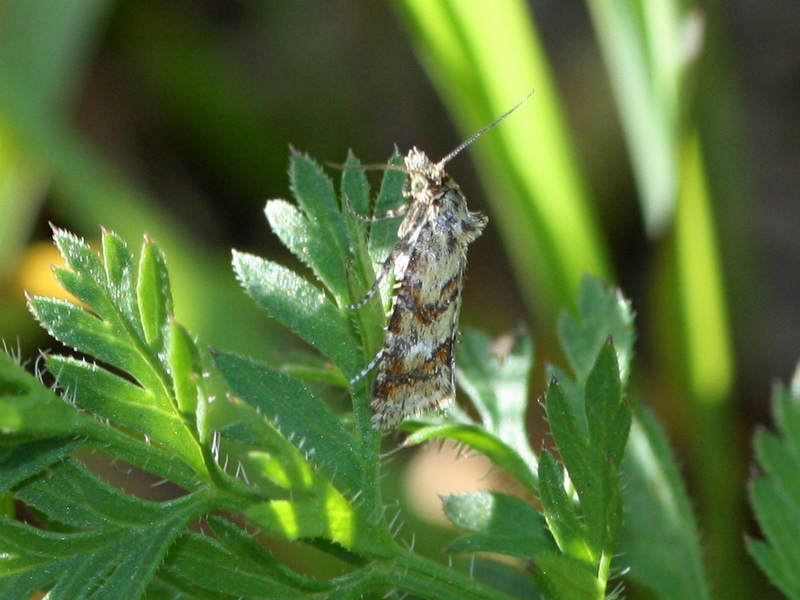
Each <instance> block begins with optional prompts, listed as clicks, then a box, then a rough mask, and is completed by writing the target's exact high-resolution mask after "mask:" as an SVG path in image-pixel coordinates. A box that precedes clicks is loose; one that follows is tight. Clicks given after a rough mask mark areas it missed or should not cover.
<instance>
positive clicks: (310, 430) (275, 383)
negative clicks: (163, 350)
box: [214, 352, 366, 490]
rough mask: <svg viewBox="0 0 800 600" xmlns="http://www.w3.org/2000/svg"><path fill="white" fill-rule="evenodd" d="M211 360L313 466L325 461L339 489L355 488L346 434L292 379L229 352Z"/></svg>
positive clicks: (354, 461) (360, 470)
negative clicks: (299, 446) (334, 476)
mask: <svg viewBox="0 0 800 600" xmlns="http://www.w3.org/2000/svg"><path fill="white" fill-rule="evenodd" d="M214 360H215V362H216V364H217V367H219V369H220V371H222V373H223V375H224V376H225V378H226V379H227V380H228V383H229V384H230V386H231V388H232V389H233V390H234V391H235V392H236V393H237V394H238V395H239V396H240V397H242V398H243V399H244V400H246V401H247V402H249V403H250V404H251V405H253V406H254V407H255V408H256V409H258V410H259V411H261V412H262V413H263V414H264V415H266V417H267V418H268V419H269V420H270V421H271V422H272V423H273V424H274V425H275V426H276V427H278V428H279V429H280V430H281V431H283V432H284V434H285V435H287V436H290V439H292V440H293V441H294V442H295V443H296V444H301V443H302V448H300V449H301V450H302V451H303V452H305V453H306V455H307V456H308V458H309V460H311V461H312V462H314V463H315V464H323V465H326V466H327V467H328V468H329V469H330V472H331V473H335V474H336V479H337V481H340V482H341V483H342V484H343V485H344V486H345V488H349V489H351V490H357V489H360V488H361V487H362V485H363V482H364V478H365V476H366V475H365V472H364V467H363V466H362V464H361V460H360V459H359V455H358V452H357V447H356V444H355V441H354V439H353V436H352V434H351V433H350V432H349V431H347V430H346V429H345V428H344V427H343V426H342V424H341V422H340V421H339V419H337V418H336V416H335V415H334V414H333V413H332V412H331V410H330V409H329V408H328V407H327V406H326V405H325V404H324V403H322V402H321V401H320V400H319V399H318V398H316V397H315V396H314V395H313V394H312V393H311V392H310V391H309V390H308V389H306V388H305V387H304V386H303V385H302V383H300V382H299V381H298V380H296V379H294V378H293V377H290V376H289V375H286V374H284V373H280V372H278V371H275V370H273V369H270V368H269V367H267V366H266V365H262V364H258V363H256V362H254V361H252V360H249V359H246V358H243V357H240V356H237V355H235V354H232V353H227V352H220V353H218V354H216V355H215V357H214Z"/></svg>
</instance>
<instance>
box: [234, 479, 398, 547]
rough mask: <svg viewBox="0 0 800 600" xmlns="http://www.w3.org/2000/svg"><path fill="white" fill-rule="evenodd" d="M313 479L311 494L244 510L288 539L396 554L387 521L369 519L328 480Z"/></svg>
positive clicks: (265, 527)
mask: <svg viewBox="0 0 800 600" xmlns="http://www.w3.org/2000/svg"><path fill="white" fill-rule="evenodd" d="M309 476H311V474H310V473H309ZM310 481H311V485H312V492H313V493H312V495H310V496H308V497H306V498H298V499H295V500H273V501H270V502H264V503H261V504H256V505H254V506H252V507H250V508H248V509H247V510H246V511H245V514H246V515H247V517H248V518H249V519H250V520H251V521H252V522H253V523H255V524H257V525H258V526H260V527H262V528H263V529H264V530H265V531H266V532H268V533H270V534H272V535H274V536H276V537H280V538H284V539H288V540H299V539H313V538H323V539H326V540H330V541H332V542H335V543H337V544H338V545H340V546H342V547H343V548H346V549H347V550H351V551H352V552H355V553H357V554H361V555H363V556H366V557H370V558H378V559H382V558H388V557H390V556H392V555H393V554H395V546H394V542H393V540H392V538H391V535H390V533H389V530H388V528H387V526H386V524H385V523H383V522H379V523H375V524H373V523H371V522H369V521H368V520H367V519H365V518H364V517H363V516H362V514H361V511H359V510H357V509H356V508H355V507H354V505H353V503H351V502H349V501H348V500H347V499H346V498H345V497H344V496H343V495H342V494H341V492H339V491H338V490H337V489H336V488H335V487H333V486H332V485H331V484H330V483H329V482H328V481H327V480H325V479H322V478H321V477H314V478H313V479H310Z"/></svg>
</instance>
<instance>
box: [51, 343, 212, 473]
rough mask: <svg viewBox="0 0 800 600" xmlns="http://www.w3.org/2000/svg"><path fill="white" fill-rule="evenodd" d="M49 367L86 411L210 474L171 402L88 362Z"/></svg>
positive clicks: (60, 360) (57, 362)
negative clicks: (162, 447) (137, 433)
mask: <svg viewBox="0 0 800 600" xmlns="http://www.w3.org/2000/svg"><path fill="white" fill-rule="evenodd" d="M48 366H49V367H50V369H51V370H52V371H53V373H54V375H55V376H56V378H57V380H58V383H59V386H60V387H61V388H62V389H64V390H65V392H66V393H67V394H68V395H69V396H70V397H72V396H74V398H75V402H76V403H77V404H78V405H80V406H81V407H82V408H84V409H86V410H88V411H90V412H92V413H94V414H97V415H98V416H101V417H104V418H106V419H108V420H109V421H111V422H113V423H115V424H116V425H119V426H123V427H127V428H130V429H131V430H133V431H138V432H141V433H142V434H143V435H145V436H148V437H149V438H150V439H151V440H152V441H153V442H158V443H159V444H161V445H162V446H164V447H166V448H169V449H170V450H171V451H172V452H173V453H174V454H177V455H178V456H180V457H181V458H182V459H183V460H184V461H186V463H187V464H189V465H190V466H191V467H192V469H193V470H194V471H195V472H196V473H204V472H205V471H206V467H205V461H204V459H203V455H202V452H201V449H200V447H199V445H198V442H197V439H196V438H195V436H194V435H193V434H192V432H191V431H190V430H189V428H188V427H187V423H186V421H185V420H184V419H183V417H182V416H181V415H180V413H179V412H178V411H177V410H176V409H175V407H174V406H173V405H172V404H171V403H166V402H163V401H164V400H169V399H168V398H163V397H161V400H162V402H158V401H157V400H158V399H159V396H158V395H155V394H152V393H150V392H149V391H148V390H146V389H143V388H141V387H139V386H137V385H135V384H133V383H130V382H129V381H126V380H125V379H122V378H121V377H118V376H117V375H114V374H112V373H110V372H108V371H106V370H105V369H102V368H100V367H98V366H97V365H95V364H92V363H88V362H86V361H82V360H76V359H74V358H69V357H61V356H52V357H50V359H49V360H48ZM164 404H167V405H166V406H164Z"/></svg>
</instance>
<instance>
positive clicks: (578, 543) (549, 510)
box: [539, 452, 595, 564]
mask: <svg viewBox="0 0 800 600" xmlns="http://www.w3.org/2000/svg"><path fill="white" fill-rule="evenodd" d="M539 499H540V500H541V502H542V509H543V511H544V517H545V519H546V520H547V524H548V525H549V527H550V533H551V534H552V536H553V538H555V540H556V543H557V544H558V547H559V548H561V549H562V551H564V552H565V553H566V554H568V555H569V556H572V557H573V558H576V559H577V560H580V561H583V562H586V563H589V564H592V563H593V561H594V560H595V557H594V556H593V550H592V548H591V547H589V545H588V543H587V541H586V533H585V531H584V527H583V523H582V522H581V521H580V519H579V517H578V514H577V512H576V506H575V503H574V502H573V500H572V498H570V497H569V496H568V495H567V491H566V490H565V489H564V476H563V474H562V472H561V468H560V467H559V466H558V464H557V463H556V460H555V458H553V455H552V454H551V453H550V452H542V454H541V456H540V457H539Z"/></svg>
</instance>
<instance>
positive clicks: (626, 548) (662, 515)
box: [615, 405, 711, 600]
mask: <svg viewBox="0 0 800 600" xmlns="http://www.w3.org/2000/svg"><path fill="white" fill-rule="evenodd" d="M622 472H623V474H624V481H625V485H624V486H623V490H622V495H623V500H624V506H625V521H624V523H623V528H622V534H621V537H620V542H619V548H618V555H619V557H618V558H617V559H615V564H616V566H617V568H619V569H621V570H626V571H628V574H627V575H626V577H627V578H630V579H632V580H634V581H636V582H637V583H639V584H640V585H642V586H644V587H647V588H649V589H650V590H651V591H653V592H654V593H655V594H657V596H658V597H659V598H697V599H698V600H707V599H708V598H710V597H711V594H710V592H709V585H708V581H707V579H706V575H705V568H704V565H703V551H702V547H701V543H700V535H699V532H698V529H697V523H696V521H695V517H694V513H693V510H692V503H691V501H690V500H689V494H688V493H687V491H686V487H685V485H684V483H683V480H682V479H681V474H680V469H679V468H678V465H677V463H676V460H675V457H674V455H673V453H672V451H671V449H670V447H669V441H668V439H667V436H666V434H665V433H664V430H663V428H662V427H661V425H660V424H659V423H658V420H657V419H656V416H655V415H654V414H653V412H652V411H651V410H649V409H647V408H646V407H644V406H641V405H637V407H636V408H635V413H634V419H633V423H632V426H631V433H630V439H629V441H628V447H627V451H626V453H625V457H624V458H623V461H622Z"/></svg>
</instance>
